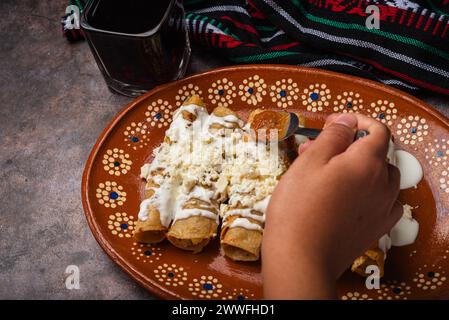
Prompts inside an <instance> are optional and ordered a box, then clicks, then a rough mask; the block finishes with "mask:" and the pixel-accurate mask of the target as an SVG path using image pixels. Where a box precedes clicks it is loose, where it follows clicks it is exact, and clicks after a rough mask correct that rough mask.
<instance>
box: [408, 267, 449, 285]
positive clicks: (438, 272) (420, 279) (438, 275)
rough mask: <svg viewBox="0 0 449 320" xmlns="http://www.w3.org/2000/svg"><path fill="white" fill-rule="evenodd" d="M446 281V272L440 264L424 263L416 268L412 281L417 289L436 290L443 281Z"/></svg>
mask: <svg viewBox="0 0 449 320" xmlns="http://www.w3.org/2000/svg"><path fill="white" fill-rule="evenodd" d="M446 281H447V277H446V272H445V271H444V270H443V269H442V268H441V266H438V267H437V266H435V265H432V266H427V265H424V266H423V267H421V268H418V271H417V272H416V273H415V277H414V278H413V282H414V283H415V286H416V287H417V288H418V289H421V290H423V291H427V290H436V289H437V288H438V287H441V286H442V285H443V284H444V282H446Z"/></svg>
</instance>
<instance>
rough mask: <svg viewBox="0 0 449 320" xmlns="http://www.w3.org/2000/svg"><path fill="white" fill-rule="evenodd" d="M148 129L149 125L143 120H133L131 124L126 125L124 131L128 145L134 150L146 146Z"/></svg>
mask: <svg viewBox="0 0 449 320" xmlns="http://www.w3.org/2000/svg"><path fill="white" fill-rule="evenodd" d="M147 130H148V127H147V125H146V124H144V123H142V122H138V123H135V122H131V124H130V125H129V126H127V127H126V129H125V131H123V134H124V135H125V139H124V140H125V142H126V145H127V146H128V147H132V148H133V149H134V150H137V148H143V147H144V146H146V145H147V141H146V139H147Z"/></svg>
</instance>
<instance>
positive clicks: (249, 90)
mask: <svg viewBox="0 0 449 320" xmlns="http://www.w3.org/2000/svg"><path fill="white" fill-rule="evenodd" d="M266 89H267V84H266V83H265V80H264V79H262V78H260V77H259V76H258V75H254V76H253V77H249V78H248V79H244V80H243V81H242V84H240V85H239V96H240V99H241V100H242V101H243V102H246V103H247V104H249V105H254V106H255V105H257V104H258V103H259V102H262V99H263V97H264V96H265V95H266V94H267V90H266Z"/></svg>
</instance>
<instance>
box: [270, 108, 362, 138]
mask: <svg viewBox="0 0 449 320" xmlns="http://www.w3.org/2000/svg"><path fill="white" fill-rule="evenodd" d="M289 118H290V119H289V122H288V128H287V130H285V131H284V132H285V134H284V136H283V137H279V141H282V140H285V139H287V138H289V137H291V136H292V135H294V134H300V135H303V136H306V137H307V138H309V139H316V138H317V137H318V135H319V134H320V133H321V131H323V129H315V128H303V127H300V126H299V118H298V116H297V115H296V114H294V113H293V112H289ZM368 134H369V132H368V131H366V130H357V132H356V134H355V136H354V141H355V140H358V139H360V138H363V137H366V136H367V135H368Z"/></svg>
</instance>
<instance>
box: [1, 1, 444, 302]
mask: <svg viewBox="0 0 449 320" xmlns="http://www.w3.org/2000/svg"><path fill="white" fill-rule="evenodd" d="M66 3H67V1H66V0H54V1H34V0H24V1H14V0H2V1H1V2H0V15H1V16H2V19H1V20H0V30H1V32H2V37H1V39H2V41H1V42H0V70H1V71H0V101H2V107H1V108H0V164H1V167H2V170H1V173H0V175H1V179H0V180H1V185H0V202H1V206H0V238H1V241H0V282H1V286H0V299H20V298H22V299H23V298H25V299H151V298H152V296H151V295H150V294H149V293H148V292H147V291H145V290H144V289H142V288H141V287H140V286H139V285H137V284H136V283H135V282H134V281H133V280H132V279H131V278H130V277H128V276H127V275H126V274H125V273H124V272H123V271H121V269H120V268H119V267H118V266H116V265H115V264H114V263H113V262H112V261H111V260H110V259H109V257H108V256H107V255H106V254H105V253H104V252H103V251H102V249H101V248H100V246H99V245H98V244H97V242H96V241H95V239H94V238H93V236H92V234H91V232H90V229H89V228H88V226H87V222H86V219H85V218H84V214H83V209H82V205H81V192H80V184H81V183H80V181H81V176H82V172H83V168H84V163H85V161H86V159H87V156H88V154H89V152H90V149H91V147H92V146H93V144H94V143H95V141H96V139H97V137H98V136H99V134H100V133H101V131H102V130H103V128H104V127H105V126H106V124H107V123H108V122H109V121H110V120H111V119H112V117H113V116H114V115H115V114H116V113H117V112H118V111H119V110H120V109H121V108H122V107H123V106H124V105H126V104H127V103H128V102H130V101H131V99H130V98H127V97H123V96H119V95H117V94H113V93H111V92H110V91H109V90H108V88H107V87H106V85H105V83H104V81H103V78H102V76H101V74H100V72H99V70H98V69H97V66H96V64H95V61H94V59H93V57H92V55H91V54H90V52H89V48H88V46H87V44H86V43H85V42H81V43H77V44H74V45H69V44H67V42H66V40H65V39H64V38H62V36H61V31H60V24H59V19H60V15H61V13H62V12H64V9H65V6H66ZM225 64H226V62H225V61H223V60H221V59H218V58H216V57H214V56H213V55H212V54H210V53H207V52H198V51H197V50H194V53H193V56H192V60H191V64H190V67H189V70H188V74H194V73H197V72H200V71H204V70H208V69H210V68H213V67H217V66H222V65H225ZM420 98H422V99H424V100H425V101H427V102H428V103H430V104H431V105H433V106H435V107H436V108H437V109H438V110H440V111H441V112H443V113H444V114H445V115H446V116H449V98H447V97H439V96H437V97H435V96H433V95H430V94H426V95H425V96H420ZM68 265H77V266H79V268H80V281H81V288H80V289H79V290H67V289H66V287H65V284H64V281H65V274H64V272H65V269H66V267H67V266H68Z"/></svg>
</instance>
